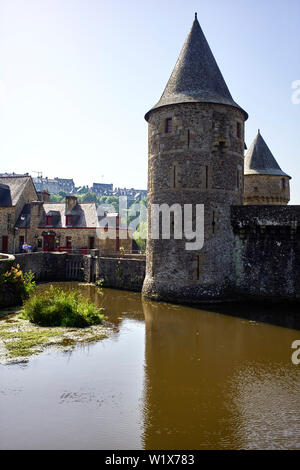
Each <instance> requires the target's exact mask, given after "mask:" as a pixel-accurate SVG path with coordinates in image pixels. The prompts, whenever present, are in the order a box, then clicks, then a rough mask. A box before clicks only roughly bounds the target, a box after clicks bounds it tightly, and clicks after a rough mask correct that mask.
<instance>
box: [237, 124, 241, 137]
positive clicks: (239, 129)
mask: <svg viewBox="0 0 300 470" xmlns="http://www.w3.org/2000/svg"><path fill="white" fill-rule="evenodd" d="M241 135H242V126H241V123H240V122H237V123H236V136H237V137H238V138H239V139H240V138H241Z"/></svg>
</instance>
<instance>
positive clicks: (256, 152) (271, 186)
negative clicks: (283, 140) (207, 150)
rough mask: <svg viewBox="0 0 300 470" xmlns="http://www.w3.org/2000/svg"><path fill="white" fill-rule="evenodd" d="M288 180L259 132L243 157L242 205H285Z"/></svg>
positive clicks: (287, 198) (287, 197) (288, 185)
mask: <svg viewBox="0 0 300 470" xmlns="http://www.w3.org/2000/svg"><path fill="white" fill-rule="evenodd" d="M290 179H291V177H290V176H288V175H287V174H286V173H284V172H283V171H282V170H281V168H280V166H279V165H278V163H277V162H276V160H275V158H274V156H273V155H272V153H271V150H270V149H269V147H268V146H267V144H266V142H265V141H264V139H263V137H262V135H261V133H260V131H258V134H257V136H256V137H255V139H254V141H253V142H252V144H251V147H250V148H249V150H248V152H247V154H246V157H245V177H244V184H245V189H244V204H245V205H268V204H270V205H276V206H280V205H286V204H288V202H289V200H290Z"/></svg>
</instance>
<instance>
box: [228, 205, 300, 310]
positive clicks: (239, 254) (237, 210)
mask: <svg viewBox="0 0 300 470" xmlns="http://www.w3.org/2000/svg"><path fill="white" fill-rule="evenodd" d="M231 213H232V225H233V229H234V234H235V246H234V252H233V259H234V265H235V277H236V292H235V298H236V300H238V299H242V300H247V299H253V300H277V301H278V300H280V301H284V300H288V301H299V300H300V268H299V266H300V206H239V207H232V210H231Z"/></svg>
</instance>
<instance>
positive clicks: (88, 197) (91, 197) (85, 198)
mask: <svg viewBox="0 0 300 470" xmlns="http://www.w3.org/2000/svg"><path fill="white" fill-rule="evenodd" d="M79 202H95V203H96V204H97V203H98V197H97V194H95V193H85V194H82V195H81V196H79Z"/></svg>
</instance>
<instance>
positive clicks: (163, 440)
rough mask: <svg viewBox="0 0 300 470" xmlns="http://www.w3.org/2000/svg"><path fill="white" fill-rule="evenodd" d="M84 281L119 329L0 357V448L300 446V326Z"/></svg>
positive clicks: (84, 288)
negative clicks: (295, 346) (82, 341)
mask: <svg viewBox="0 0 300 470" xmlns="http://www.w3.org/2000/svg"><path fill="white" fill-rule="evenodd" d="M75 286H76V285H75ZM46 287H47V286H46ZM64 288H66V289H67V288H68V289H69V288H74V283H68V284H64ZM80 289H81V291H82V292H83V293H84V295H87V296H88V297H90V298H91V299H92V300H93V301H94V302H95V303H96V304H97V305H99V306H103V307H104V308H105V309H106V313H107V314H108V316H109V319H110V320H111V321H112V322H114V323H115V324H116V325H117V326H118V330H119V331H118V332H117V333H115V334H113V335H112V337H110V338H108V339H106V340H104V341H100V342H99V343H96V344H92V345H90V346H86V347H76V348H75V350H74V351H73V352H72V353H70V352H68V353H62V352H55V351H51V352H49V351H46V352H45V353H44V354H41V355H40V356H37V357H33V358H32V359H30V362H29V364H28V366H27V367H24V366H20V365H12V366H1V365H0V448H1V449H19V448H21V449H30V448H36V449H46V448H50V449H51V448H55V449H79V448H81V449H135V448H146V449H179V448H181V449H202V448H205V449H225V448H229V449H234V448H235V449H236V448H239V449H240V448H300V411H299V409H300V406H299V405H300V402H299V399H300V398H299V397H300V379H299V373H300V366H298V367H297V366H293V365H292V364H291V353H292V350H291V344H292V342H293V341H294V340H295V339H300V338H299V332H298V331H295V330H291V329H288V328H281V327H276V326H272V325H269V324H266V323H257V322H249V321H248V320H243V319H241V318H235V317H231V316H225V315H220V314H216V313H211V312H206V311H203V310H198V309H193V308H188V307H181V306H174V305H169V304H164V303H154V302H148V301H142V300H141V297H140V295H139V294H136V293H130V292H124V291H117V290H111V289H105V290H104V295H103V296H99V294H98V293H97V290H96V289H95V287H94V286H88V285H85V286H81V287H80ZM144 316H145V325H146V328H145V327H144Z"/></svg>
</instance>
